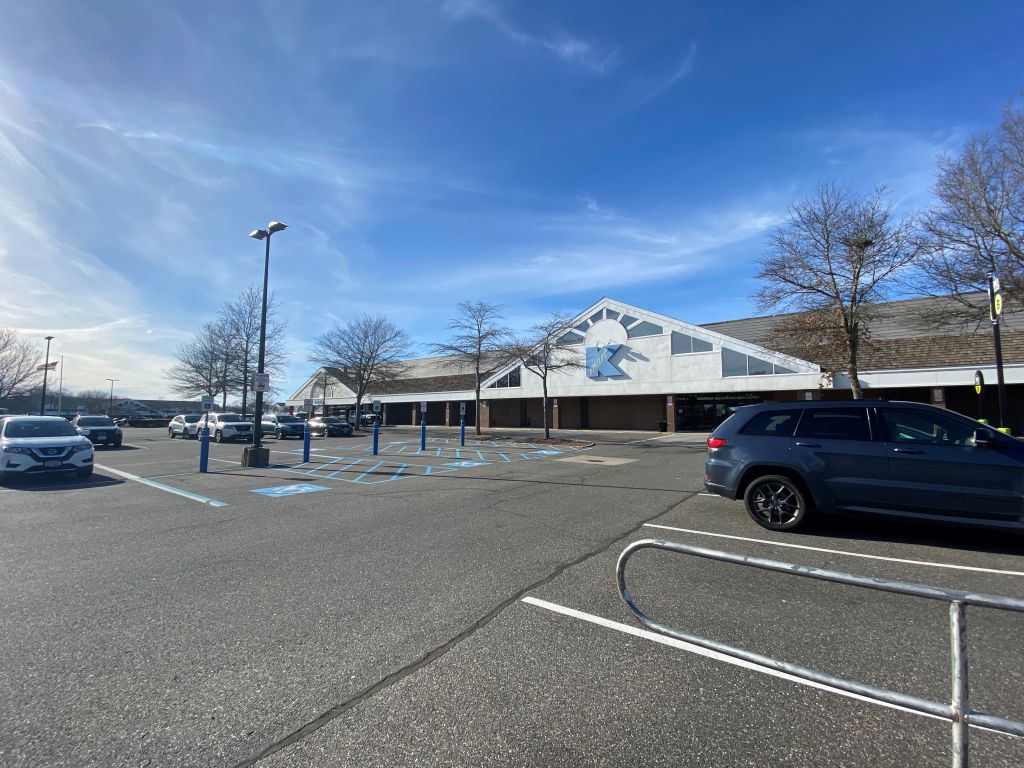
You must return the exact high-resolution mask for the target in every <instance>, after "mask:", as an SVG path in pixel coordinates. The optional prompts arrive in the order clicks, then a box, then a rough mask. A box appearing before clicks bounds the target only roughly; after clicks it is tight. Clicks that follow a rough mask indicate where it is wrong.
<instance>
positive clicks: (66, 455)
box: [0, 416, 93, 479]
mask: <svg viewBox="0 0 1024 768" xmlns="http://www.w3.org/2000/svg"><path fill="white" fill-rule="evenodd" d="M92 458H93V447H92V443H91V442H89V438H88V437H85V436H83V435H80V434H78V430H76V429H75V428H74V427H73V426H71V424H70V423H69V422H68V420H67V419H64V418H61V417H60V416H5V417H4V418H3V420H0V479H4V478H9V477H14V476H21V477H25V476H27V475H36V474H44V473H51V472H74V473H76V474H77V475H78V476H79V477H81V478H83V479H84V478H86V477H89V475H91V474H92Z"/></svg>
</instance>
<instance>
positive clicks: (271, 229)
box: [242, 221, 288, 467]
mask: <svg viewBox="0 0 1024 768" xmlns="http://www.w3.org/2000/svg"><path fill="white" fill-rule="evenodd" d="M285 229H288V225H287V224H282V223H281V222H280V221H272V222H270V223H269V224H268V225H267V228H266V229H254V230H253V231H252V232H250V233H249V237H252V238H255V239H256V240H263V241H265V244H266V250H265V251H264V256H263V308H262V310H261V314H260V351H259V360H258V361H257V362H256V373H257V374H259V376H260V378H261V379H262V378H263V375H262V374H263V363H264V357H265V355H266V351H267V282H268V280H269V278H270V236H271V235H273V234H274V233H275V232H281V231H282V230H285ZM254 389H256V413H255V414H254V416H253V427H254V429H253V437H252V447H253V455H252V456H248V455H247V454H245V453H243V455H242V463H243V464H244V465H245V466H247V467H265V466H266V465H267V464H268V463H269V456H264V455H263V449H262V446H263V387H262V386H260V387H259V388H256V387H254Z"/></svg>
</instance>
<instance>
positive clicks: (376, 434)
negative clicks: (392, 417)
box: [373, 421, 380, 456]
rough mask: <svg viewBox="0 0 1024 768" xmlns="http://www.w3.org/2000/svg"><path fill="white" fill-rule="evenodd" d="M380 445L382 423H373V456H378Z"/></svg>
mask: <svg viewBox="0 0 1024 768" xmlns="http://www.w3.org/2000/svg"><path fill="white" fill-rule="evenodd" d="M379 445H380V423H379V422H377V421H374V422H373V455H374V456H376V455H377V448H378V446H379Z"/></svg>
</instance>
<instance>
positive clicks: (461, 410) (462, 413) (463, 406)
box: [459, 403, 466, 416]
mask: <svg viewBox="0 0 1024 768" xmlns="http://www.w3.org/2000/svg"><path fill="white" fill-rule="evenodd" d="M465 415H466V404H465V403H459V416H465Z"/></svg>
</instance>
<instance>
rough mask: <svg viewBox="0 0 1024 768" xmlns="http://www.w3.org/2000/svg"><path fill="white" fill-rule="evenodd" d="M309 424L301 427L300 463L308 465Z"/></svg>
mask: <svg viewBox="0 0 1024 768" xmlns="http://www.w3.org/2000/svg"><path fill="white" fill-rule="evenodd" d="M309 438H310V433H309V422H306V423H305V424H303V425H302V463H303V464H309Z"/></svg>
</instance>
